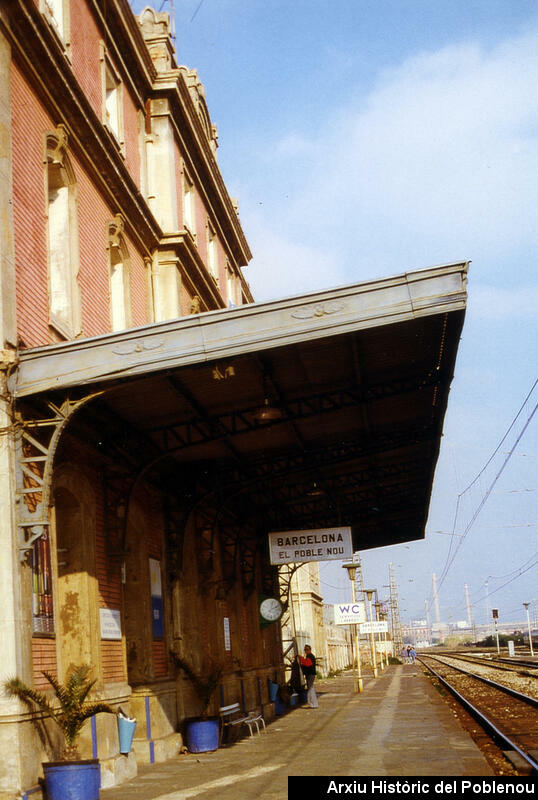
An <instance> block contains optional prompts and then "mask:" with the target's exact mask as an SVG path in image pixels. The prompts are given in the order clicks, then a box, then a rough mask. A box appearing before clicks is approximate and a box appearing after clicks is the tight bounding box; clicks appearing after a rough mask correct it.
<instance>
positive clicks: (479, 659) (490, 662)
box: [437, 652, 538, 678]
mask: <svg viewBox="0 0 538 800" xmlns="http://www.w3.org/2000/svg"><path fill="white" fill-rule="evenodd" d="M437 655H438V656H439V657H446V658H454V659H458V661H466V662H467V663H469V664H480V665H482V666H484V667H488V668H489V669H496V670H498V671H499V672H517V674H518V675H526V676H528V677H531V678H536V677H538V664H535V663H533V662H532V661H528V660H527V661H525V660H523V659H521V660H519V659H508V658H494V657H492V656H480V655H472V654H470V653H458V652H447V653H443V654H441V653H438V654H437Z"/></svg>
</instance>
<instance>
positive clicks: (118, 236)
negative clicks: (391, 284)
mask: <svg viewBox="0 0 538 800" xmlns="http://www.w3.org/2000/svg"><path fill="white" fill-rule="evenodd" d="M124 230H125V219H124V217H123V215H122V214H116V216H115V217H114V219H113V220H112V221H111V222H109V223H108V237H109V245H110V247H121V244H122V238H123V233H124Z"/></svg>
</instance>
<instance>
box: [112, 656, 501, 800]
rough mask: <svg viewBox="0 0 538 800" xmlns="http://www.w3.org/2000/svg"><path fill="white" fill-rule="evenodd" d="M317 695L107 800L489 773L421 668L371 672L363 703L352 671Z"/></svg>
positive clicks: (212, 798) (250, 793)
mask: <svg viewBox="0 0 538 800" xmlns="http://www.w3.org/2000/svg"><path fill="white" fill-rule="evenodd" d="M316 687H317V690H318V696H319V708H317V709H308V708H306V707H305V706H299V707H297V708H295V709H293V710H291V711H289V712H286V713H285V714H284V715H283V716H280V717H276V718H275V719H274V721H273V722H271V723H270V724H269V725H268V726H267V732H266V733H262V734H260V736H255V737H253V738H251V737H250V736H249V737H247V738H245V739H242V740H240V741H239V742H237V743H236V744H234V745H232V746H230V747H224V748H221V749H219V750H217V751H216V752H214V753H201V754H198V755H195V754H186V755H178V756H177V758H174V759H172V760H171V761H167V762H165V763H163V764H158V765H154V766H150V767H147V766H144V767H142V768H140V769H139V774H138V777H137V778H136V779H135V780H133V781H131V782H130V783H127V784H124V785H123V786H118V787H115V788H113V789H106V790H102V791H101V800H187V799H188V798H196V797H198V796H199V797H200V798H202V797H203V800H237V798H255V799H256V800H282V799H283V798H286V797H287V796H288V795H287V779H288V775H318V776H319V775H330V776H348V777H349V776H353V777H357V776H358V777H360V776H399V777H405V778H409V777H414V776H441V777H445V776H450V777H466V776H490V775H492V774H493V772H492V770H491V768H490V767H489V765H488V763H487V761H486V759H485V758H484V756H483V755H482V753H481V752H480V750H479V749H478V747H477V746H476V745H475V743H474V742H473V740H472V739H471V738H470V737H469V735H468V734H467V733H466V732H465V731H464V730H463V729H462V727H461V726H460V724H459V722H458V721H457V719H456V718H455V717H454V715H453V713H452V711H451V710H450V708H449V706H448V705H447V703H446V702H445V701H444V700H443V699H442V697H441V696H440V695H439V694H438V692H437V691H436V690H435V689H434V688H433V687H432V685H431V683H430V681H429V680H428V678H426V677H425V675H424V674H423V672H422V670H421V667H420V665H419V664H414V665H411V664H404V665H401V666H390V667H389V668H388V669H385V670H384V671H382V672H381V673H380V675H379V677H378V678H377V679H376V680H374V678H373V677H370V676H369V675H368V673H365V674H364V691H363V692H362V694H359V695H354V694H353V677H352V674H351V672H349V673H346V674H344V675H342V676H340V677H338V678H332V679H327V680H323V681H317V682H316Z"/></svg>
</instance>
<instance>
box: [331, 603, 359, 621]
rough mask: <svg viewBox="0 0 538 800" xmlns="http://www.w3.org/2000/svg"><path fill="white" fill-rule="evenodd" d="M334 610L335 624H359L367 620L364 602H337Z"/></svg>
mask: <svg viewBox="0 0 538 800" xmlns="http://www.w3.org/2000/svg"><path fill="white" fill-rule="evenodd" d="M333 612H334V624H335V625H357V624H359V623H361V622H364V621H365V620H366V610H365V607H364V603H336V604H335V605H333Z"/></svg>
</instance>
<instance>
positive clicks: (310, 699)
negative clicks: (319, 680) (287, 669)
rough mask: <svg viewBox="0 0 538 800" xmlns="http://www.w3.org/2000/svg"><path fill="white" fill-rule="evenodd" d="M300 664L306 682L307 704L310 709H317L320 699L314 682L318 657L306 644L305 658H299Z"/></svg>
mask: <svg viewBox="0 0 538 800" xmlns="http://www.w3.org/2000/svg"><path fill="white" fill-rule="evenodd" d="M299 663H300V665H301V669H302V671H303V675H304V677H305V681H306V689H307V692H306V702H307V704H308V708H317V707H318V698H317V695H316V690H315V689H314V681H315V680H316V656H315V655H314V653H313V652H312V648H311V647H310V645H309V644H305V646H304V658H303V657H302V656H299Z"/></svg>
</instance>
